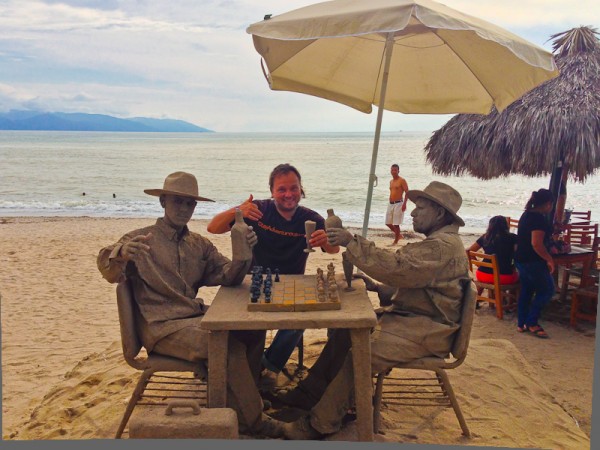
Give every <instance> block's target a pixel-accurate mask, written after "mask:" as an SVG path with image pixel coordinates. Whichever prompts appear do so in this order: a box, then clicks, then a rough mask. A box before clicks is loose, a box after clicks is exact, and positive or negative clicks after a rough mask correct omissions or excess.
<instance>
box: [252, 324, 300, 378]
mask: <svg viewBox="0 0 600 450" xmlns="http://www.w3.org/2000/svg"><path fill="white" fill-rule="evenodd" d="M303 333H304V330H278V331H277V334H275V337H274V338H273V342H271V345H270V346H269V348H268V349H267V350H265V353H264V354H263V358H262V362H263V366H265V368H267V369H269V370H270V371H272V372H276V373H279V372H281V369H283V368H284V367H285V363H287V360H288V359H289V358H290V356H291V354H292V352H293V351H294V348H296V345H298V342H300V338H301V337H302V334H303Z"/></svg>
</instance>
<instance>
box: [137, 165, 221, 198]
mask: <svg viewBox="0 0 600 450" xmlns="http://www.w3.org/2000/svg"><path fill="white" fill-rule="evenodd" d="M144 192H145V193H146V194H149V195H154V196H155V197H159V196H161V195H162V194H171V195H179V196H181V197H190V198H193V199H195V200H198V201H199V202H214V200H211V199H210V198H205V197H200V196H199V195H198V181H197V180H196V177H195V176H194V175H192V174H191V173H187V172H173V173H172V174H170V175H167V178H165V182H164V184H163V188H162V189H144Z"/></svg>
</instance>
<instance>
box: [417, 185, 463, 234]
mask: <svg viewBox="0 0 600 450" xmlns="http://www.w3.org/2000/svg"><path fill="white" fill-rule="evenodd" d="M406 195H407V196H408V198H409V199H410V200H412V201H413V202H415V201H416V200H417V199H418V198H420V197H423V198H426V199H428V200H431V201H432V202H435V203H437V204H438V205H440V206H441V207H443V208H444V209H445V210H446V211H448V212H449V213H450V214H452V216H454V219H455V222H456V223H458V224H459V225H460V226H461V227H464V226H465V222H464V221H463V220H462V219H461V218H460V216H459V215H458V214H456V213H457V212H458V210H459V209H460V205H462V197H461V195H460V194H459V193H458V191H457V190H456V189H454V188H453V187H451V186H448V185H447V184H444V183H440V182H439V181H432V182H431V183H429V185H428V186H427V187H426V188H425V189H423V190H422V191H419V190H417V189H412V190H409V191H408V192H407V193H406Z"/></svg>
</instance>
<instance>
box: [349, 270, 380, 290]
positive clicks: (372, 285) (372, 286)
mask: <svg viewBox="0 0 600 450" xmlns="http://www.w3.org/2000/svg"><path fill="white" fill-rule="evenodd" d="M352 278H357V279H361V280H363V281H364V282H365V287H366V288H367V291H372V292H378V291H379V289H378V288H379V284H378V283H376V282H375V281H374V280H373V279H372V278H370V277H368V276H366V275H365V274H362V273H355V274H352Z"/></svg>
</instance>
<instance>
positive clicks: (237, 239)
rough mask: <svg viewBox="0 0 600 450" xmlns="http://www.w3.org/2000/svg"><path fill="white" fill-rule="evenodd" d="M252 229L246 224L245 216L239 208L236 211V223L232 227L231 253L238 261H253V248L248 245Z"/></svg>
mask: <svg viewBox="0 0 600 450" xmlns="http://www.w3.org/2000/svg"><path fill="white" fill-rule="evenodd" d="M249 231H250V227H249V226H248V225H247V224H246V222H244V216H243V214H242V211H241V210H240V209H239V208H236V210H235V223H234V224H233V226H232V227H231V253H232V254H233V255H235V256H237V258H236V259H240V260H248V259H252V248H251V247H250V244H248V237H247V236H248V232H249Z"/></svg>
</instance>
